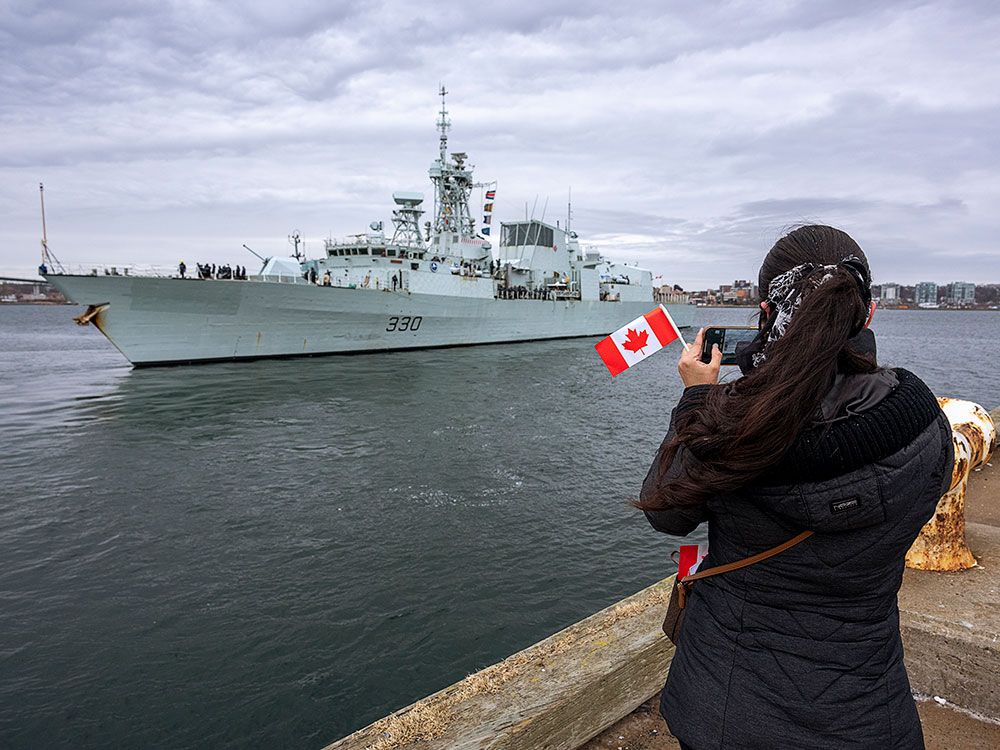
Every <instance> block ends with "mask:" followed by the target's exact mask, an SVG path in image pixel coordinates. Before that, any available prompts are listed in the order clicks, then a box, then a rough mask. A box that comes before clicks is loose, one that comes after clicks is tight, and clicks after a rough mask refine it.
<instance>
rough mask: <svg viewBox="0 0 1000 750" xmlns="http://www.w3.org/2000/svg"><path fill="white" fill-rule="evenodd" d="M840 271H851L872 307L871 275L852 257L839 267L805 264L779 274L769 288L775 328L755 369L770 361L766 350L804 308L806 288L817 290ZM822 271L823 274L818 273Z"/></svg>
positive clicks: (757, 354)
mask: <svg viewBox="0 0 1000 750" xmlns="http://www.w3.org/2000/svg"><path fill="white" fill-rule="evenodd" d="M838 268H844V269H847V271H849V272H850V274H851V275H852V276H853V277H854V280H855V281H857V283H858V288H859V289H860V290H861V298H862V300H864V302H865V304H866V305H868V304H869V303H870V302H871V299H872V292H871V284H870V282H869V281H868V280H867V272H866V271H865V266H864V263H863V262H862V261H861V259H860V258H858V257H857V256H854V255H849V256H848V257H846V258H844V259H843V260H842V261H840V262H839V263H833V264H831V265H826V266H824V265H820V264H818V263H802V264H800V265H797V266H795V267H793V268H790V269H789V270H787V271H785V272H784V273H782V274H778V275H777V276H775V277H774V278H773V279H771V283H770V284H768V286H767V301H768V302H770V303H771V305H772V306H773V307H774V309H775V310H776V313H775V316H774V324H773V325H772V326H771V330H770V331H768V334H767V340H766V341H765V342H764V343H763V345H762V346H761V347H760V350H759V351H755V352H754V353H753V354H752V355H751V358H752V361H753V366H754V367H760V366H761V365H762V364H763V363H764V361H765V360H766V359H767V355H766V353H765V350H766V349H767V347H768V346H770V345H771V344H772V343H774V342H775V341H777V340H778V339H780V338H781V337H782V336H784V335H785V331H787V330H788V324H789V323H791V322H792V318H793V317H794V315H795V312H796V311H797V310H798V309H799V305H801V304H802V293H803V292H804V291H805V289H806V288H809V289H816V288H818V287H820V286H822V285H823V284H825V283H826V282H827V281H829V280H830V279H832V278H833V274H834V272H836V270H837V269H838ZM818 271H822V272H823V273H822V274H820V273H817V272H818ZM803 279H808V284H802V283H801V282H802V280H803Z"/></svg>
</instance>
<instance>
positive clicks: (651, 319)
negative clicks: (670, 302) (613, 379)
mask: <svg viewBox="0 0 1000 750" xmlns="http://www.w3.org/2000/svg"><path fill="white" fill-rule="evenodd" d="M675 339H680V342H681V343H682V344H683V343H684V338H683V337H682V336H681V332H680V330H678V328H677V325H676V324H675V323H674V321H673V319H672V318H671V317H670V313H668V312H667V308H665V307H664V306H663V305H660V306H659V307H657V308H656V309H655V310H651V311H650V312H648V313H646V314H645V315H643V316H641V317H639V318H636V319H635V320H633V321H632V322H631V323H629V324H628V325H625V326H622V327H621V328H619V329H618V330H617V331H615V332H614V333H612V334H611V335H610V336H605V337H604V338H603V339H601V340H600V341H598V342H597V344H596V345H595V346H594V348H595V349H597V353H598V354H600V355H601V359H603V360H604V364H605V365H607V366H608V370H609V371H610V372H611V375H612V376H615V375H617V374H618V373H620V372H625V370H627V369H628V368H630V367H631V366H632V365H635V364H638V363H639V362H642V360H644V359H645V358H646V357H648V356H649V355H651V354H655V353H656V352H658V351H660V349H662V348H663V347H665V346H666V345H667V344H669V343H670V342H671V341H673V340H675Z"/></svg>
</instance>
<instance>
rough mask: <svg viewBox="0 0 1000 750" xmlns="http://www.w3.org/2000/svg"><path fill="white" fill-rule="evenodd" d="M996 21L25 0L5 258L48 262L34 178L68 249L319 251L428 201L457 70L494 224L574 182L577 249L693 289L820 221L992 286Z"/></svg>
mask: <svg viewBox="0 0 1000 750" xmlns="http://www.w3.org/2000/svg"><path fill="white" fill-rule="evenodd" d="M997 38H1000V13H998V11H997V10H996V9H995V7H994V6H993V5H992V4H990V3H947V2H942V3H933V4H927V3H919V2H874V3H861V2H839V3H832V2H831V3H807V2H798V3H796V2H791V3H773V4H768V3H761V4H756V5H754V6H753V7H752V9H751V8H749V7H748V6H741V5H734V4H730V3H707V4H701V5H698V6H691V5H690V4H687V3H672V4H671V3H667V4H664V3H660V2H652V1H650V2H631V3H624V4H620V5H619V6H615V7H613V8H612V7H609V6H607V5H606V4H602V3H591V2H587V1H586V0H578V1H577V2H573V3H569V2H563V1H562V0H558V1H557V2H554V3H544V4H542V3H533V4H524V3H517V2H515V3H507V4H503V5H502V6H492V5H491V6H488V7H487V6H475V5H470V6H462V7H457V8H454V9H452V10H451V11H449V12H447V13H444V12H441V11H440V10H439V9H438V6H436V5H432V4H426V3H425V4H421V3H419V2H416V3H412V2H411V3H397V2H385V3H361V2H352V1H350V0H346V1H345V2H340V3H335V4H329V3H306V4H302V5H298V4H297V5H295V6H294V7H292V6H290V5H289V4H287V3H283V4H278V3H273V2H260V1H249V2H246V3H241V4H239V5H235V4H234V5H232V6H229V7H227V6H225V5H222V4H218V3H205V4H198V5H177V4H171V3H165V4H162V5H147V6H142V5H138V6H137V5H133V4H128V3H122V2H117V0H112V2H108V3H101V4H99V5H93V4H75V3H70V2H65V1H63V2H59V1H58V0H57V1H56V2H53V3H49V4H46V5H45V6H44V10H33V9H32V8H31V7H29V6H24V5H15V6H9V7H7V8H5V9H3V10H0V40H2V42H3V43H2V45H0V71H2V75H0V101H2V102H3V104H2V105H0V127H2V128H3V132H4V139H3V140H2V142H0V205H2V206H3V219H4V220H3V222H0V275H5V276H31V275H34V272H35V270H36V268H37V265H38V247H39V236H40V222H39V210H38V183H39V182H44V183H45V186H46V208H47V212H48V223H49V244H50V247H51V248H52V249H53V251H54V252H55V253H56V255H57V256H59V257H60V259H61V260H62V261H63V262H64V263H65V264H67V265H71V266H72V265H83V266H85V265H86V264H93V263H105V264H118V265H126V264H131V263H136V264H155V265H160V266H175V265H176V264H177V262H178V261H180V260H186V261H187V263H188V265H192V264H194V263H196V262H215V263H233V264H235V263H241V264H245V265H247V266H252V264H253V262H254V261H255V259H254V258H253V257H252V256H250V255H249V254H248V253H247V252H246V251H244V250H243V249H242V247H241V246H242V245H243V244H244V243H246V244H247V245H249V246H250V247H253V248H254V249H255V250H258V251H259V252H261V253H263V254H265V255H273V254H278V253H285V252H290V247H289V246H288V244H287V242H286V237H287V235H289V234H290V233H291V232H292V231H293V230H299V231H300V232H301V233H302V236H303V237H304V238H305V239H306V242H307V244H306V250H307V252H308V253H310V254H311V255H313V256H315V255H316V254H318V253H319V252H320V251H321V248H322V239H323V238H324V237H326V236H329V235H331V234H332V235H334V236H343V235H346V234H351V233H356V232H361V231H364V230H365V229H366V228H367V227H368V225H369V222H371V221H375V220H382V221H385V222H386V223H388V219H389V216H390V211H391V203H392V201H391V193H392V192H393V191H394V190H420V191H423V192H424V193H425V195H427V196H428V198H429V197H430V192H431V191H430V183H429V182H428V180H427V172H426V170H427V167H428V166H429V163H430V161H431V160H432V159H433V158H434V156H435V153H436V148H437V140H436V132H435V129H434V120H435V112H436V109H437V107H438V100H437V97H436V96H435V94H436V91H437V87H438V85H439V83H442V82H443V83H444V84H445V86H446V87H447V88H448V89H449V91H450V92H451V93H450V95H449V99H448V107H449V110H450V112H451V120H452V129H451V132H450V137H451V140H450V144H449V146H450V150H452V151H466V152H468V153H469V155H470V160H471V162H472V163H473V164H474V165H476V177H477V178H478V179H479V180H481V181H484V182H485V181H491V180H496V181H497V183H498V184H497V197H496V204H495V205H496V208H495V213H494V216H495V217H496V218H495V219H494V221H495V222H498V223H499V222H501V221H512V220H516V219H519V218H521V217H523V216H524V213H525V211H526V210H527V211H528V212H529V213H530V212H531V211H532V207H533V206H534V213H535V215H536V216H541V215H542V213H543V212H544V215H545V218H546V220H550V221H553V223H554V221H555V220H556V219H559V220H560V221H561V222H563V221H565V216H566V203H567V194H568V192H569V189H570V188H572V194H573V228H574V229H575V230H577V231H578V232H579V234H580V239H581V241H582V242H583V244H584V245H593V246H595V247H597V248H599V249H600V250H601V251H602V252H604V253H605V254H607V255H609V256H610V257H612V258H615V259H617V260H622V261H628V262H635V263H638V264H639V265H642V266H644V267H647V268H650V269H652V271H653V273H654V275H662V276H663V277H664V279H665V280H669V281H670V282H671V283H677V284H680V285H681V286H683V287H684V288H686V289H706V288H710V287H713V286H718V285H719V284H725V283H729V282H730V281H732V279H736V278H750V279H756V275H757V269H758V267H759V264H760V261H761V259H762V258H763V256H764V254H765V252H766V251H767V250H768V248H769V247H770V246H771V244H773V242H774V240H775V239H777V238H778V237H779V236H780V235H781V234H782V233H783V232H784V231H786V230H787V229H789V228H790V227H792V226H795V225H798V224H802V223H810V222H820V223H829V224H833V225H835V226H839V227H841V228H843V229H845V230H846V231H848V232H849V233H850V234H851V235H852V236H854V237H855V238H856V239H857V240H858V242H859V243H860V244H861V246H862V247H863V248H864V249H865V251H866V252H867V254H868V255H869V258H870V261H871V265H872V269H873V275H874V277H875V279H876V281H877V282H897V283H901V284H907V285H913V284H915V283H917V282H919V281H926V280H936V281H937V283H939V284H947V283H949V282H952V281H969V282H973V283H976V284H983V283H991V282H996V281H997V272H996V270H995V269H996V268H998V267H1000V218H998V214H997V212H996V206H997V205H1000V142H998V140H997V139H996V137H995V122H996V121H997V120H998V116H1000V47H998V45H996V43H995V40H996V39H997ZM536 196H537V200H536ZM477 199H478V195H477V196H474V200H477ZM492 239H493V241H494V243H495V241H496V236H495V235H494V237H493V238H492ZM251 270H253V268H251ZM946 270H947V271H948V272H949V273H948V275H945V273H944V272H945V271H946Z"/></svg>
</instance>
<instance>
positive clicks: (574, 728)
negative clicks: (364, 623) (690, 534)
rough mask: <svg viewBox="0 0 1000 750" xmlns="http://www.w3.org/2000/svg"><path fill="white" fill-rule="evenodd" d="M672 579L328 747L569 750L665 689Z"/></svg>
mask: <svg viewBox="0 0 1000 750" xmlns="http://www.w3.org/2000/svg"><path fill="white" fill-rule="evenodd" d="M672 583H673V578H672V577H671V578H668V579H666V580H665V581H661V582H659V583H656V584H654V585H653V586H650V587H649V588H647V589H643V590H642V591H640V592H638V593H636V594H634V595H632V596H630V597H628V598H627V599H623V600H622V601H620V602H618V603H617V604H615V605H612V606H611V607H608V608H607V609H604V610H602V611H600V612H598V613H597V614H595V615H592V616H590V617H588V618H587V619H585V620H582V621H580V622H578V623H576V624H575V625H572V626H570V627H568V628H566V629H565V630H562V631H560V632H558V633H556V634H555V635H553V636H550V637H549V638H546V639H545V640H544V641H540V642H539V643H536V644H535V645H533V646H531V647H529V648H527V649H525V650H524V651H520V652H518V653H516V654H514V655H513V656H511V657H508V658H507V659H505V660H504V661H502V662H499V663H498V664H494V665H492V666H490V667H487V668H486V669H484V670H481V671H480V672H476V673H475V674H472V675H470V676H469V677H467V678H466V679H464V680H462V681H461V682H457V683H455V684H454V685H451V686H450V687H448V688H445V689H444V690H442V691H440V692H438V693H435V694H434V695H431V696H428V697H427V698H424V699H423V700H420V701H418V702H416V703H414V704H412V705H411V706H407V707H406V708H404V709H402V710H400V711H397V712H396V713H394V714H392V715H390V716H387V717H385V718H384V719H380V720H379V721H377V722H375V723H374V724H370V725H369V726H367V727H365V728H363V729H360V730H358V731H357V732H355V733H353V734H351V735H349V736H347V737H345V738H343V739H341V740H339V741H337V742H334V743H333V744H332V745H329V746H328V748H327V750H396V749H397V748H399V749H402V748H406V750H437V749H438V748H449V750H463V749H465V750H468V749H471V748H479V749H482V750H538V749H539V748H546V750H573V749H574V748H578V747H579V746H580V745H582V744H583V743H584V742H586V741H587V740H588V739H590V738H591V737H593V736H594V735H595V734H597V733H598V732H600V731H601V730H602V729H605V728H606V727H608V726H610V725H611V724H613V723H614V722H616V721H618V720H619V719H620V718H621V717H622V716H625V715H626V714H628V713H630V712H631V711H632V710H633V709H635V708H636V707H637V706H639V705H640V704H642V703H643V702H644V701H646V700H648V699H649V696H651V695H653V694H654V693H656V692H657V691H658V690H659V689H660V688H661V687H662V686H663V680H664V676H665V674H666V666H667V664H668V663H669V662H670V657H671V656H672V654H673V644H671V643H670V641H669V640H667V638H666V637H665V636H664V635H663V633H662V631H661V630H660V624H661V623H662V621H663V614H664V610H665V607H666V602H667V598H668V596H669V593H670V586H671V585H672Z"/></svg>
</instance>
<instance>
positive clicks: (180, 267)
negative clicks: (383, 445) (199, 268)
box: [177, 260, 188, 279]
mask: <svg viewBox="0 0 1000 750" xmlns="http://www.w3.org/2000/svg"><path fill="white" fill-rule="evenodd" d="M177 270H178V271H180V272H181V278H182V279H183V278H184V274H185V273H187V270H188V267H187V264H185V263H184V261H183V260H182V261H181V262H180V263H178V264H177Z"/></svg>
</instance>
